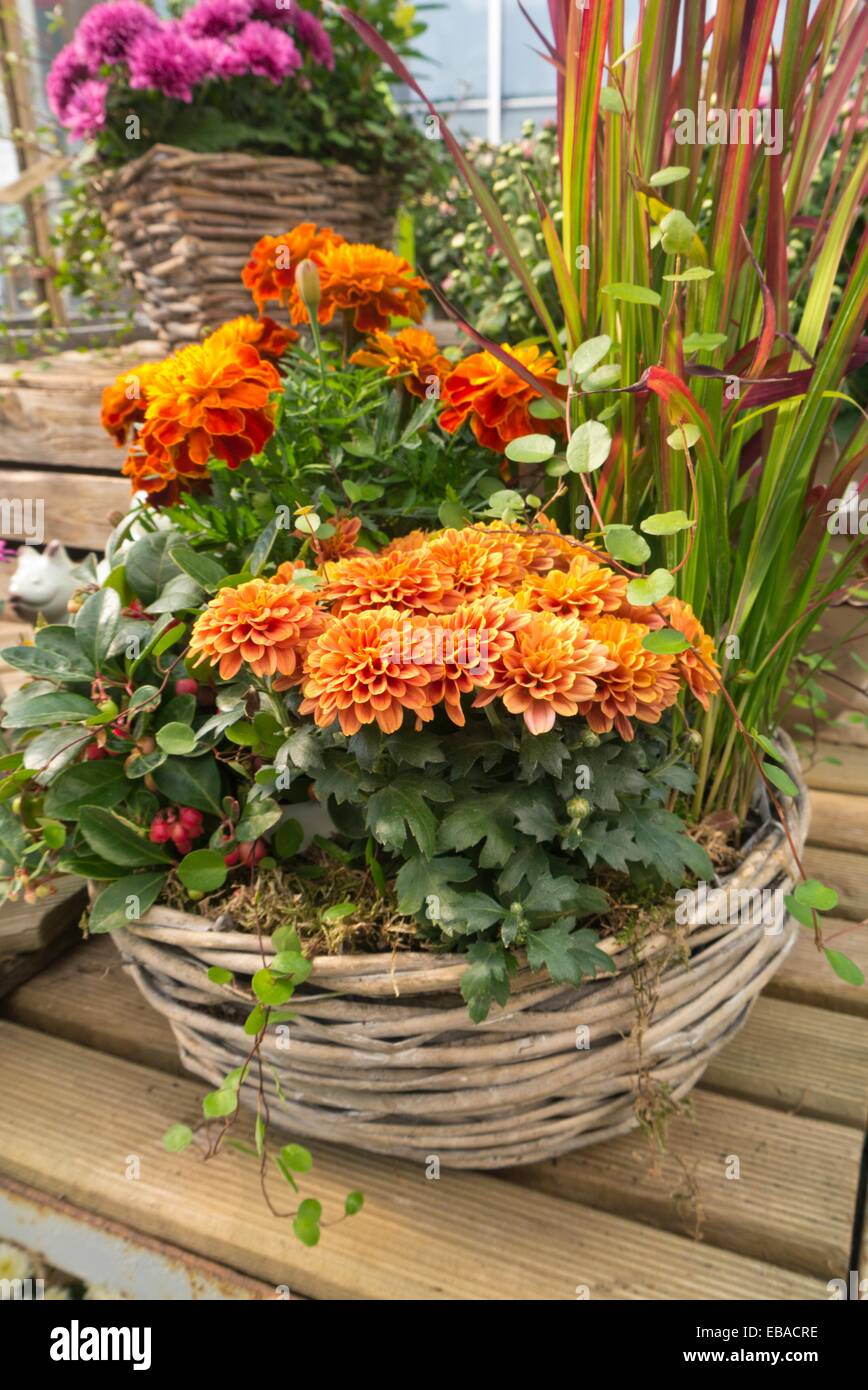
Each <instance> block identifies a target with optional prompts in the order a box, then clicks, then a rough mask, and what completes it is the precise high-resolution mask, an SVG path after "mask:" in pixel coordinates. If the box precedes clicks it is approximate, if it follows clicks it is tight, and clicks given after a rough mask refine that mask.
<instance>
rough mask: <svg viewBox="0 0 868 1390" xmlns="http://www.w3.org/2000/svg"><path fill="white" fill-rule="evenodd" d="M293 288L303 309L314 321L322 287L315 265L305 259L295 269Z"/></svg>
mask: <svg viewBox="0 0 868 1390" xmlns="http://www.w3.org/2000/svg"><path fill="white" fill-rule="evenodd" d="M295 287H296V289H297V290H298V293H299V297H300V299H301V302H302V304H303V305H304V307H305V309H307V312H308V313H309V314H310V316H311V318H312V319H315V318H316V316H317V311H318V310H319V305H320V300H321V299H322V287H321V286H320V279H319V271H318V270H317V267H316V263H315V262H314V261H312V260H310V259H308V258H307V257H306V258H305V259H304V260H303V261H299V263H298V265H297V266H296V267H295Z"/></svg>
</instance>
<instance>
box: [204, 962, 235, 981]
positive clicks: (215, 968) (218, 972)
mask: <svg viewBox="0 0 868 1390" xmlns="http://www.w3.org/2000/svg"><path fill="white" fill-rule="evenodd" d="M208 979H209V980H210V981H211V983H212V985H231V983H232V979H233V976H232V971H231V970H227V969H226V967H225V965H212V966H211V967H210V969H209V971H208Z"/></svg>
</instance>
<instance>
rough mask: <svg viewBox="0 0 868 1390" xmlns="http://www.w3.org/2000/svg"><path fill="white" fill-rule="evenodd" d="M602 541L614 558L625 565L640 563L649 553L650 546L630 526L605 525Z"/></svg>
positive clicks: (643, 561)
mask: <svg viewBox="0 0 868 1390" xmlns="http://www.w3.org/2000/svg"><path fill="white" fill-rule="evenodd" d="M603 542H604V544H605V547H606V549H607V550H608V552H609V554H610V555H611V556H612V558H613V559H614V560H621V561H622V563H623V564H625V565H642V564H644V563H645V561H646V560H647V559H648V556H649V555H650V554H651V547H650V545H649V544H648V542H647V541H646V540H645V538H644V536H640V535H639V534H638V533H637V532H636V531H634V530H633V527H632V526H607V527H606V530H605V533H604V535H603Z"/></svg>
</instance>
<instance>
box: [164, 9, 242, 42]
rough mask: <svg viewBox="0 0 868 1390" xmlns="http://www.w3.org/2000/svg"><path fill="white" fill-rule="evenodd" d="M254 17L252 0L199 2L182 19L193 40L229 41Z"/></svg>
mask: <svg viewBox="0 0 868 1390" xmlns="http://www.w3.org/2000/svg"><path fill="white" fill-rule="evenodd" d="M252 16H253V5H252V3H251V0H199V3H198V5H194V6H193V8H192V9H191V10H188V11H187V13H186V14H185V15H184V16H183V17H182V19H181V24H182V26H183V28H184V30H185V31H186V32H187V33H188V34H189V35H190V37H191V38H192V39H227V38H228V37H229V36H230V34H237V33H238V32H239V31H240V30H241V29H243V28H244V26H245V24H247V22H248V20H250V19H251V18H252Z"/></svg>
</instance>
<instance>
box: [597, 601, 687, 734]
mask: <svg viewBox="0 0 868 1390" xmlns="http://www.w3.org/2000/svg"><path fill="white" fill-rule="evenodd" d="M588 631H589V633H590V635H591V636H592V637H593V638H594V639H595V640H596V641H598V642H601V643H602V644H603V646H604V647H605V648H606V650H607V651H608V653H609V658H610V660H611V661H612V662H613V663H614V664H613V666H612V668H611V669H610V670H608V671H603V672H601V673H600V675H599V676H598V677H597V689H596V692H595V694H594V696H593V697H592V699H590V700H586V701H584V702H583V703H582V704H580V705H579V714H583V715H584V716H585V718H586V719H587V721H588V724H589V725H590V727H591V728H592V729H593V731H594V733H596V734H607V733H608V732H609V730H610V729H612V728H613V727H614V728H615V729H617V731H618V733H619V734H620V736H621V738H622V739H623V740H624V742H625V743H630V742H631V741H632V739H633V736H634V734H633V725H632V724H631V723H630V719H631V718H634V717H635V718H636V719H641V720H643V721H644V723H646V724H656V723H658V721H659V720H660V717H661V715H662V714H663V711H664V710H665V709H668V708H669V706H670V705H674V704H675V701H676V700H677V699H678V692H679V690H680V688H681V686H680V682H679V679H678V668H677V666H676V664H675V658H674V657H672V656H662V655H658V654H656V653H654V652H649V651H646V650H645V648H644V647H643V646H642V639H643V638H644V637H645V635H646V633H647V631H648V629H647V628H646V627H643V626H642V625H641V624H640V623H629V622H625V621H624V620H623V619H622V618H614V617H612V616H611V615H606V616H604V617H602V618H598V619H597V620H596V622H592V623H591V624H590V625H589V628H588Z"/></svg>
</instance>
